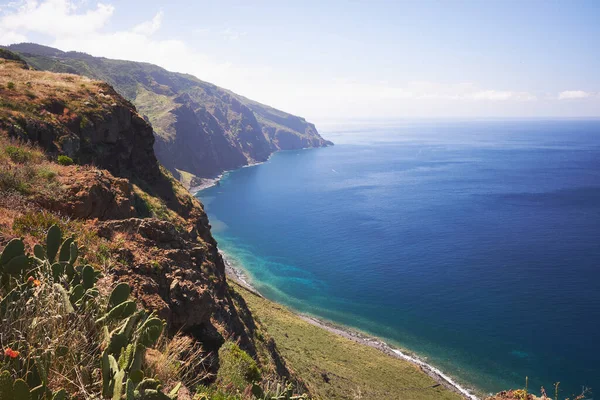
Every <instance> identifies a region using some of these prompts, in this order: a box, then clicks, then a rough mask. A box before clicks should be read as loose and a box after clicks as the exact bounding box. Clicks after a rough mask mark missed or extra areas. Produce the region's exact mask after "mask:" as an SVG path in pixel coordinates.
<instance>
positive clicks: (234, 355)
mask: <svg viewBox="0 0 600 400" xmlns="http://www.w3.org/2000/svg"><path fill="white" fill-rule="evenodd" d="M260 380H261V374H260V370H259V369H258V366H257V365H256V361H254V359H252V357H250V356H249V355H248V353H246V352H245V351H244V350H242V349H240V347H239V346H238V345H237V344H235V343H233V342H226V343H225V344H224V345H223V346H221V348H220V349H219V373H218V374H217V381H218V382H219V385H221V386H225V387H233V388H234V389H236V390H237V391H239V392H243V391H244V389H246V387H247V386H248V385H250V384H252V383H253V382H260Z"/></svg>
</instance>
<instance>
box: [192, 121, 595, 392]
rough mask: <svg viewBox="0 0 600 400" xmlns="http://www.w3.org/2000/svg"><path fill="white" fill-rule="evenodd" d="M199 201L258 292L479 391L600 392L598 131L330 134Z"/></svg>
mask: <svg viewBox="0 0 600 400" xmlns="http://www.w3.org/2000/svg"><path fill="white" fill-rule="evenodd" d="M321 133H322V134H323V136H324V137H326V138H328V139H330V140H332V141H334V142H335V143H336V146H334V147H329V148H322V149H311V150H302V151H287V152H279V153H276V154H274V155H273V156H272V158H271V159H270V160H269V161H268V162H266V163H264V164H261V165H257V166H253V167H248V168H242V169H239V170H237V171H233V172H230V173H227V174H225V176H224V177H223V179H222V180H221V182H220V185H219V186H214V187H211V188H209V189H206V190H204V191H202V192H200V193H199V194H198V196H199V197H200V199H201V200H202V201H203V202H204V204H205V206H206V210H207V212H208V215H209V218H210V221H211V223H212V226H213V233H214V235H215V236H216V238H217V240H218V242H219V247H220V248H221V249H222V250H223V251H224V252H225V253H226V254H227V255H228V257H229V258H230V259H231V260H232V261H233V262H234V263H235V265H237V266H238V267H241V268H243V269H244V271H245V272H246V273H247V275H248V277H249V279H250V280H251V282H252V284H253V285H254V286H255V287H256V288H257V289H258V290H259V291H260V292H261V293H263V294H264V295H265V296H266V297H268V298H270V299H273V300H275V301H278V302H281V303H284V304H286V305H288V306H290V307H292V308H293V309H295V310H297V311H300V312H304V313H309V314H312V315H314V316H317V317H321V318H325V319H329V320H332V321H334V322H337V323H341V324H345V325H348V326H351V327H355V328H358V329H360V330H363V331H366V332H368V333H371V334H374V335H377V336H380V337H382V338H384V339H386V340H387V341H388V342H389V343H391V344H393V345H396V346H399V347H401V348H404V349H407V350H410V351H412V352H414V353H415V354H417V355H419V356H421V357H422V358H424V359H425V360H426V361H427V362H428V363H430V364H432V365H434V366H436V367H438V368H440V369H441V370H443V371H444V372H447V373H448V374H450V375H452V376H453V377H455V378H457V379H458V380H459V381H460V382H462V383H464V384H466V385H467V386H470V387H473V388H476V389H478V390H479V391H480V393H481V392H483V393H489V392H497V391H500V390H503V389H508V388H519V387H523V386H524V385H525V377H526V376H528V377H529V388H530V389H531V390H533V391H534V392H535V391H538V392H539V387H540V386H542V385H543V386H545V387H546V389H548V392H549V393H553V392H554V390H553V384H554V382H557V381H560V382H561V384H560V388H561V389H562V390H561V393H562V395H563V396H567V395H571V394H572V393H575V392H579V391H580V390H581V386H582V385H585V386H589V387H592V389H596V392H597V393H598V396H597V397H600V121H598V120H595V121H594V120H591V121H584V120H557V121H542V120H527V121H522V120H509V121H456V120H453V121H412V122H407V121H404V122H395V123H362V124H356V123H355V124H348V125H346V126H338V127H337V128H335V127H334V128H331V127H330V128H328V129H326V130H322V132H321Z"/></svg>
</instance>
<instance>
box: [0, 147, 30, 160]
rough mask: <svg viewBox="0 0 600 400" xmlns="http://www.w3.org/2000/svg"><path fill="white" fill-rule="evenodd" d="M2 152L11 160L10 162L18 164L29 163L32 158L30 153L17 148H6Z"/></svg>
mask: <svg viewBox="0 0 600 400" xmlns="http://www.w3.org/2000/svg"><path fill="white" fill-rule="evenodd" d="M4 151H5V152H6V154H8V157H9V158H10V159H11V161H12V162H15V163H19V164H24V163H26V162H29V161H31V159H32V158H33V154H32V153H31V151H28V150H25V149H23V148H21V147H17V146H6V147H5V148H4Z"/></svg>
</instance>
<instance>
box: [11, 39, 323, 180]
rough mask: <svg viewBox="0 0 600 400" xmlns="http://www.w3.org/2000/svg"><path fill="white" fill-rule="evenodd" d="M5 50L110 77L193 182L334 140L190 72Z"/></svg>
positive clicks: (172, 165) (175, 169)
mask: <svg viewBox="0 0 600 400" xmlns="http://www.w3.org/2000/svg"><path fill="white" fill-rule="evenodd" d="M5 48H6V49H8V50H10V51H13V52H15V53H17V54H19V55H20V56H21V57H22V58H23V59H24V60H25V61H26V62H27V63H28V64H30V65H31V66H33V67H35V68H37V69H41V70H48V71H52V72H66V73H74V74H78V75H84V76H87V77H89V78H92V79H99V80H103V81H106V82H108V83H109V84H110V85H111V86H113V87H114V88H115V90H116V91H117V92H119V93H120V94H121V95H123V97H125V98H126V99H128V100H130V101H131V102H132V103H133V104H134V105H135V106H136V107H137V109H138V111H139V112H140V114H142V115H143V116H144V119H146V120H147V121H148V122H150V123H151V124H152V126H153V128H154V133H155V136H156V141H155V143H154V149H155V152H156V155H157V158H158V159H159V161H160V162H161V164H162V165H164V166H165V167H166V168H167V169H168V170H169V171H170V172H171V173H172V174H173V175H174V176H175V177H176V178H178V179H179V180H180V181H182V182H184V183H185V184H186V186H188V188H189V187H191V186H195V185H196V184H199V183H201V182H202V181H203V179H204V178H215V177H216V176H218V175H219V174H220V173H222V172H224V171H227V170H232V169H236V168H240V167H242V166H245V165H249V164H253V163H257V162H263V161H266V160H267V159H268V157H269V156H270V155H271V154H272V153H273V152H275V151H278V150H295V149H302V148H312V147H324V146H330V145H332V144H333V143H332V142H330V141H328V140H325V139H323V138H322V137H321V136H320V134H319V133H318V131H317V129H316V127H315V125H314V124H312V123H310V122H308V121H306V120H305V119H304V118H302V117H298V116H295V115H292V114H289V113H286V112H284V111H281V110H278V109H275V108H273V107H270V106H268V105H264V104H261V103H259V102H256V101H254V100H251V99H249V98H247V97H244V96H241V95H238V94H236V93H234V92H233V91H231V90H228V89H223V88H220V87H218V86H216V85H214V84H211V83H209V82H205V81H203V80H201V79H199V78H197V77H195V76H193V75H190V74H184V73H176V72H170V71H167V70H166V69H164V68H162V67H159V66H156V65H153V64H150V63H144V62H134V61H127V60H113V59H108V58H104V57H94V56H91V55H89V54H86V53H80V52H73V51H71V52H64V51H62V50H58V49H55V48H52V47H48V46H42V45H38V44H34V43H21V44H13V45H10V46H7V47H5Z"/></svg>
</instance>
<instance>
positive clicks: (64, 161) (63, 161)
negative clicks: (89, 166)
mask: <svg viewBox="0 0 600 400" xmlns="http://www.w3.org/2000/svg"><path fill="white" fill-rule="evenodd" d="M58 163H59V164H60V165H73V164H74V163H73V159H72V158H71V157H69V156H65V155H60V156H58Z"/></svg>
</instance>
